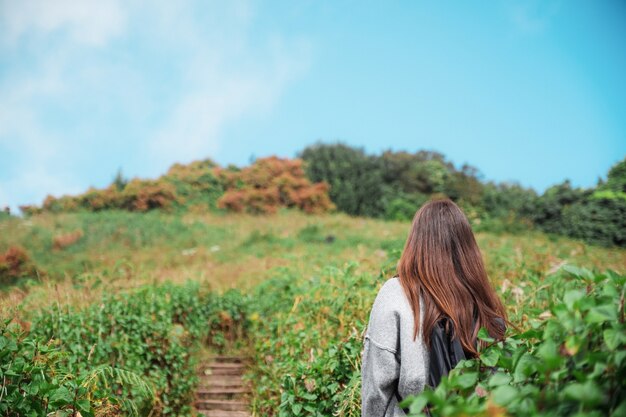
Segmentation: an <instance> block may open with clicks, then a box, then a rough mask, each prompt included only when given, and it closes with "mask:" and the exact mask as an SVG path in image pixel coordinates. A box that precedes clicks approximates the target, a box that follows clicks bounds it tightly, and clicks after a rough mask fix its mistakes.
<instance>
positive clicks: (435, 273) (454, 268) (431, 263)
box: [398, 199, 508, 357]
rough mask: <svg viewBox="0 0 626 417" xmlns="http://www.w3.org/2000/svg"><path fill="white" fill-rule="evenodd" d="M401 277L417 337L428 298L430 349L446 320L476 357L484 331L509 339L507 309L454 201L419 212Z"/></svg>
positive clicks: (437, 202)
mask: <svg viewBox="0 0 626 417" xmlns="http://www.w3.org/2000/svg"><path fill="white" fill-rule="evenodd" d="M398 277H399V279H400V283H401V284H402V287H403V288H404V291H405V292H406V294H407V297H408V299H409V302H410V303H411V307H412V308H413V314H414V317H415V330H414V333H413V338H414V339H415V337H417V333H418V330H419V323H420V295H421V296H422V300H423V302H424V318H423V323H422V325H423V329H422V335H423V338H424V342H425V344H426V346H430V335H431V331H432V329H433V326H434V325H435V324H436V323H437V322H438V321H439V319H441V318H443V317H444V316H447V317H448V318H450V320H452V323H453V325H454V337H458V338H459V340H460V342H461V345H462V346H463V349H464V350H465V352H466V353H469V355H470V356H474V357H475V356H477V355H478V352H477V349H476V346H475V343H476V339H477V335H478V331H479V329H480V328H481V327H485V328H486V329H487V331H488V332H489V335H490V336H491V337H493V338H496V339H502V338H503V337H504V332H505V329H504V327H502V326H501V325H499V324H498V321H497V319H498V318H500V319H502V320H504V322H505V323H508V320H507V316H506V311H505V309H504V306H503V305H502V301H500V298H499V297H498V295H497V294H496V292H495V291H494V289H493V288H492V286H491V284H490V282H489V279H488V277H487V272H486V270H485V265H484V263H483V259H482V256H481V253H480V249H479V248H478V244H477V243H476V239H475V238H474V233H473V232H472V228H471V226H470V224H469V221H468V220H467V217H465V214H463V211H461V209H460V208H459V207H458V206H457V205H456V204H455V203H454V202H452V201H451V200H449V199H440V200H431V201H429V202H427V203H426V204H424V205H423V206H422V207H421V208H420V209H419V210H418V211H417V212H416V213H415V217H414V218H413V224H412V226H411V231H410V233H409V236H408V237H407V240H406V244H405V246H404V251H403V252H402V256H401V258H400V262H399V263H398ZM474 317H476V319H477V320H476V324H474Z"/></svg>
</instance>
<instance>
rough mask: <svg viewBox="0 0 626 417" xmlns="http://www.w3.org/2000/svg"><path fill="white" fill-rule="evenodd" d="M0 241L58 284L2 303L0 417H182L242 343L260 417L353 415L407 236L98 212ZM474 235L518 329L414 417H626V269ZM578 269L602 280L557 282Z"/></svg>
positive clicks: (17, 225) (583, 255)
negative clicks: (201, 383) (625, 416)
mask: <svg viewBox="0 0 626 417" xmlns="http://www.w3.org/2000/svg"><path fill="white" fill-rule="evenodd" d="M260 219H263V221H262V222H260V221H259V220H260ZM0 227H1V228H2V231H3V232H4V233H2V235H0V253H6V252H7V249H8V248H9V247H11V246H19V247H22V249H23V251H24V253H27V254H28V256H29V261H28V262H31V263H35V264H37V265H39V266H41V269H44V270H46V271H45V275H42V276H43V277H46V276H47V277H49V279H48V278H46V279H44V280H43V281H39V280H37V279H34V280H33V279H30V280H29V279H28V278H22V279H26V280H27V281H26V282H29V284H27V285H26V284H25V285H22V286H11V287H8V288H7V289H6V290H5V295H4V296H3V302H2V307H3V310H4V309H5V308H9V309H7V310H4V311H3V317H5V322H4V324H3V326H2V328H1V329H2V330H1V333H2V335H1V337H0V345H2V349H1V351H2V354H1V355H0V372H1V373H2V375H1V377H2V378H6V379H5V381H6V382H5V383H4V385H3V386H4V389H5V394H4V395H3V398H2V399H1V400H0V415H7V416H16V415H33V416H34V415H42V414H44V413H45V412H53V411H58V412H59V413H58V414H57V415H72V413H73V412H74V411H75V410H78V411H80V413H81V415H83V416H89V415H98V416H116V415H132V414H136V415H146V416H147V415H148V414H149V413H152V415H189V413H190V404H191V398H192V393H193V389H194V386H195V378H196V377H195V374H194V372H193V370H194V367H195V363H196V362H197V361H198V355H199V352H200V351H199V347H200V344H202V342H209V343H210V345H211V346H212V349H214V350H219V349H221V348H222V347H224V346H225V345H226V344H227V342H228V340H230V339H234V338H235V336H239V337H238V338H237V340H239V341H240V342H241V343H240V346H239V348H241V349H244V350H245V351H247V352H249V354H250V355H251V356H252V358H253V359H254V366H253V367H252V368H251V370H250V372H249V374H248V378H249V380H250V381H251V383H252V384H253V386H254V398H253V407H254V410H255V411H256V413H257V415H263V416H272V415H277V416H294V415H295V416H297V415H314V416H315V415H317V416H328V415H333V414H335V415H339V416H358V415H359V413H360V409H359V407H360V374H359V369H360V352H361V349H362V337H363V331H364V330H365V326H366V324H367V319H368V314H369V310H370V308H371V303H372V301H373V299H374V297H375V295H376V292H377V289H378V288H379V287H380V285H382V283H383V282H384V281H385V280H386V279H387V278H388V277H389V276H391V274H392V271H393V267H394V265H395V262H396V261H397V259H398V256H399V254H400V250H401V248H402V245H403V240H404V237H405V235H406V231H407V227H408V223H404V222H386V221H376V220H371V219H366V218H351V217H349V216H345V215H340V214H332V215H317V216H315V217H312V216H309V215H305V214H303V213H300V212H299V211H293V210H288V211H281V212H279V213H277V214H276V215H274V216H266V217H262V218H260V217H258V216H254V215H240V214H214V215H212V214H190V213H188V214H180V213H178V214H177V213H169V214H168V213H163V212H159V211H153V212H150V213H132V212H130V213H129V212H124V211H99V212H94V213H91V212H77V213H69V214H68V213H61V214H40V215H35V216H32V217H31V218H29V219H17V218H6V219H4V220H2V221H1V222H0ZM78 229H80V230H83V234H82V235H81V236H80V238H78V240H76V241H75V242H73V243H71V244H68V245H67V246H61V247H58V248H55V246H54V241H55V238H56V237H58V236H69V235H71V234H72V233H73V231H75V230H78ZM477 237H478V241H479V245H480V246H481V248H482V249H483V251H484V254H485V258H486V263H487V267H488V272H489V275H490V276H491V278H492V280H493V282H494V285H495V286H496V288H497V289H498V291H499V293H500V294H501V295H502V297H504V299H505V302H506V305H507V306H508V310H509V313H510V315H511V318H512V320H513V321H514V323H516V324H517V325H518V326H520V330H521V331H520V332H519V333H517V332H515V331H513V330H511V332H510V336H511V337H510V338H509V339H508V340H507V342H506V343H505V344H504V345H503V346H493V347H491V348H490V349H489V351H486V352H485V353H484V356H483V358H482V359H481V362H480V363H485V361H486V363H487V364H495V365H497V366H498V367H499V368H500V370H499V371H498V375H500V374H502V375H501V376H498V377H497V378H495V379H493V378H494V377H492V376H490V374H488V373H486V372H485V371H484V370H482V369H481V368H480V363H479V362H472V363H469V364H468V365H467V368H463V370H462V372H460V374H462V375H459V376H455V377H453V378H451V379H450V381H448V382H446V383H444V384H443V385H442V388H440V389H439V390H438V391H434V392H428V393H426V394H424V395H423V396H422V397H420V398H419V399H417V400H416V404H417V405H415V406H414V409H415V410H416V411H419V408H420V407H421V405H422V404H424V401H430V403H431V405H432V406H433V413H434V415H462V414H463V413H465V414H479V415H480V414H483V415H498V413H500V414H502V413H503V412H505V411H503V410H506V413H507V414H508V415H535V414H538V413H543V414H544V415H571V414H573V413H575V412H578V411H580V412H582V413H587V414H590V415H592V414H591V412H592V411H593V410H599V412H600V414H598V415H611V413H612V415H616V416H617V415H619V412H621V411H620V410H621V409H620V408H619V407H621V406H622V405H621V404H622V402H623V401H624V398H623V397H622V396H621V395H622V394H621V393H623V392H624V391H623V385H620V384H623V383H622V382H621V381H623V380H624V354H623V352H624V351H625V349H624V343H625V340H624V337H623V335H624V322H623V318H622V316H623V303H622V301H621V300H623V297H622V294H623V293H624V288H625V284H626V282H625V278H624V276H623V273H624V272H625V271H624V265H626V253H625V252H624V251H623V250H620V249H604V248H599V247H588V246H585V245H583V244H581V243H579V242H575V241H570V240H567V239H563V238H559V239H556V240H554V241H551V240H549V239H546V237H545V236H543V235H541V234H540V233H525V234H523V235H508V234H502V235H494V234H490V233H478V235H477ZM572 263H573V264H579V265H588V266H589V267H593V271H594V272H588V271H586V270H579V269H576V268H573V267H571V266H564V267H561V268H560V266H561V265H564V264H572ZM245 265H249V269H245V270H242V269H241V268H242V267H244V266H245ZM600 268H601V269H600ZM607 268H612V269H614V270H616V271H618V273H612V272H608V271H607ZM600 271H607V272H600ZM163 275H164V276H165V281H164V280H163V279H162V278H160V277H161V276H163ZM40 279H43V278H40ZM167 279H172V281H173V282H171V283H168V282H167ZM189 279H191V280H192V281H193V282H187V280H189ZM232 286H237V287H240V288H241V290H239V291H233V290H227V291H223V290H226V289H227V288H229V287H232ZM13 297H15V299H14V298H13ZM13 300H15V301H13ZM520 352H523V354H522V353H520ZM555 352H556V353H555ZM520 355H521V356H520ZM507 358H510V360H509V359H507ZM521 358H524V359H521ZM546 358H547V359H546ZM546 363H547V365H545V364H546ZM546 366H547V367H546ZM592 386H593V387H595V388H590V387H592ZM477 387H478V388H477ZM568 387H569V388H568ZM580 391H582V392H584V393H585V394H586V395H579V392H580ZM611 392H612V393H613V394H612V395H611V394H610V393H611ZM472 393H474V394H472ZM542 393H544V394H542ZM481 395H482V396H481ZM442 396H446V397H447V398H449V401H446V403H445V404H446V405H445V407H443V406H442V403H441V401H440V400H439V399H440V398H441V397H442ZM438 401H439V402H438ZM2 407H4V408H2ZM8 410H11V412H9V411H8Z"/></svg>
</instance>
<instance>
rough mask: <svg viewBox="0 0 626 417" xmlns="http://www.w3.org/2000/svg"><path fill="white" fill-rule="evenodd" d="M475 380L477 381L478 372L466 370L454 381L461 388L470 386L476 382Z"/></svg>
mask: <svg viewBox="0 0 626 417" xmlns="http://www.w3.org/2000/svg"><path fill="white" fill-rule="evenodd" d="M476 381H478V372H466V373H463V374H461V375H458V376H457V378H456V383H457V385H458V386H460V387H461V388H470V387H472V386H474V384H476Z"/></svg>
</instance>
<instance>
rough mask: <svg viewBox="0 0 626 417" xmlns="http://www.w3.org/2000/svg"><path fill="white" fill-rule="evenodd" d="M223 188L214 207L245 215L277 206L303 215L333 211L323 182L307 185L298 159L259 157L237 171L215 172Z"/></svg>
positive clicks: (271, 210) (220, 170)
mask: <svg viewBox="0 0 626 417" xmlns="http://www.w3.org/2000/svg"><path fill="white" fill-rule="evenodd" d="M215 172H216V175H217V176H218V178H220V179H221V180H222V181H223V183H224V184H225V185H226V187H227V191H226V193H224V195H223V196H222V197H221V198H220V199H219V200H218V207H220V208H226V209H228V210H232V211H236V212H243V211H246V212H248V213H255V214H260V213H275V212H276V211H277V210H278V209H279V208H280V207H296V208H299V209H301V210H304V211H306V212H307V213H320V212H325V211H328V210H331V209H333V208H334V205H333V203H332V202H331V201H330V198H329V197H328V185H327V184H326V183H316V184H311V182H310V181H309V180H308V179H307V178H306V176H305V172H304V168H303V166H302V160H301V159H286V158H285V159H283V158H278V157H276V156H271V157H268V158H262V159H258V160H257V161H255V162H254V163H253V164H252V165H250V166H248V167H245V168H243V169H241V170H234V169H220V168H216V169H215Z"/></svg>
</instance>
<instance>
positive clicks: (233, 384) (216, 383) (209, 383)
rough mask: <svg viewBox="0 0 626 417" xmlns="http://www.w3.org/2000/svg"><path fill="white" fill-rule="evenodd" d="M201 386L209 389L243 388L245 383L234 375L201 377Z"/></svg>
mask: <svg viewBox="0 0 626 417" xmlns="http://www.w3.org/2000/svg"><path fill="white" fill-rule="evenodd" d="M200 386H203V387H207V388H208V387H215V388H217V387H221V388H226V387H228V388H242V387H243V386H244V383H243V381H242V380H241V378H240V377H238V376H233V375H201V376H200Z"/></svg>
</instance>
